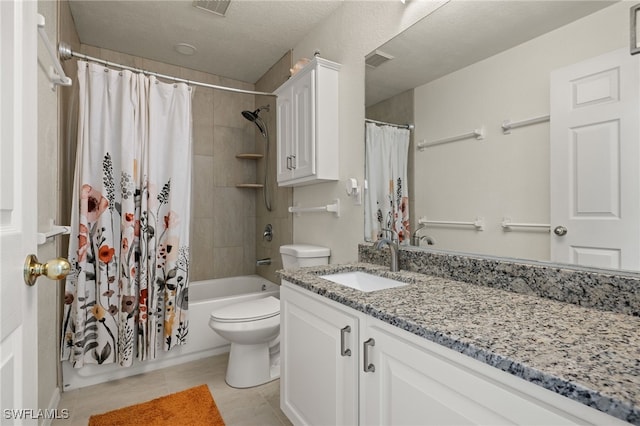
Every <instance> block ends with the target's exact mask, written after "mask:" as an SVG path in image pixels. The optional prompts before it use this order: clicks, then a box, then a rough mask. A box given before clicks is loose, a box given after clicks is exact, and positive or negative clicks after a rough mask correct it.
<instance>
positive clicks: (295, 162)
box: [291, 155, 298, 169]
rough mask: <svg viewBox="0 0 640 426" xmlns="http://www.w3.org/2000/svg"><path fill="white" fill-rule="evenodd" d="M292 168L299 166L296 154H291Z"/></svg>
mask: <svg viewBox="0 0 640 426" xmlns="http://www.w3.org/2000/svg"><path fill="white" fill-rule="evenodd" d="M291 168H292V169H297V168H298V162H297V161H296V156H295V155H292V156H291Z"/></svg>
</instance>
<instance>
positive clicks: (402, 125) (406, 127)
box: [364, 118, 415, 130]
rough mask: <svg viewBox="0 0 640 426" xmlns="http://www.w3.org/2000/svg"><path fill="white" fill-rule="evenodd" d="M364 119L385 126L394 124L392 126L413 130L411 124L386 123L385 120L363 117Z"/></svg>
mask: <svg viewBox="0 0 640 426" xmlns="http://www.w3.org/2000/svg"><path fill="white" fill-rule="evenodd" d="M364 121H366V122H367V123H373V124H382V125H385V126H394V127H400V128H402V129H409V130H413V128H414V127H415V126H414V125H413V124H394V123H387V122H385V121H377V120H372V119H370V118H365V119H364Z"/></svg>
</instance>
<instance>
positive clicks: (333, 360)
mask: <svg viewBox="0 0 640 426" xmlns="http://www.w3.org/2000/svg"><path fill="white" fill-rule="evenodd" d="M305 292H306V291H304V290H301V289H299V288H295V287H294V286H291V285H283V286H282V287H281V289H280V320H281V326H280V342H281V343H280V357H281V358H280V406H281V408H282V411H283V412H284V413H285V414H286V416H287V417H288V418H289V419H290V420H291V422H292V423H294V424H296V425H303V424H306V425H355V424H358V393H357V389H358V353H359V352H358V345H357V341H358V317H357V315H353V314H351V313H349V312H347V311H345V310H344V309H336V307H334V306H331V304H328V303H325V302H324V301H322V300H317V299H316V298H312V297H309V296H307V295H306V294H304V293H305ZM355 313H356V312H355V311H354V314H355Z"/></svg>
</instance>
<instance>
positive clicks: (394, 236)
mask: <svg viewBox="0 0 640 426" xmlns="http://www.w3.org/2000/svg"><path fill="white" fill-rule="evenodd" d="M380 229H382V230H383V231H387V232H391V235H392V237H391V241H393V242H399V240H400V237H399V236H398V233H397V232H396V231H394V230H393V229H389V228H380Z"/></svg>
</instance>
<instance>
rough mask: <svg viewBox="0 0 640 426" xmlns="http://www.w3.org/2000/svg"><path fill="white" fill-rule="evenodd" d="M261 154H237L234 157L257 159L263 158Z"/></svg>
mask: <svg viewBox="0 0 640 426" xmlns="http://www.w3.org/2000/svg"><path fill="white" fill-rule="evenodd" d="M263 157H264V155H262V154H237V155H236V158H241V159H243V160H259V159H261V158H263Z"/></svg>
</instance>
